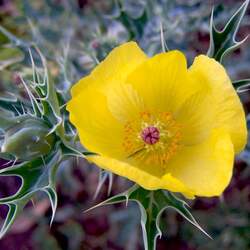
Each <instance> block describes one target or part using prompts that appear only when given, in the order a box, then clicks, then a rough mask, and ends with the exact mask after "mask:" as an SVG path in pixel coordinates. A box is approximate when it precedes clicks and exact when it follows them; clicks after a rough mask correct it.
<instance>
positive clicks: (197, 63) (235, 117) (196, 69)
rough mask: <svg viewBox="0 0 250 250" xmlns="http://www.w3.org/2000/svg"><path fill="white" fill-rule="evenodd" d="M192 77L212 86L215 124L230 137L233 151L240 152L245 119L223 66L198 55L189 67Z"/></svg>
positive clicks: (243, 136)
mask: <svg viewBox="0 0 250 250" xmlns="http://www.w3.org/2000/svg"><path fill="white" fill-rule="evenodd" d="M189 73H190V76H191V77H192V78H194V79H195V78H196V79H199V81H200V84H209V85H210V86H211V87H212V92H213V102H214V104H215V105H216V107H215V111H216V120H215V121H216V125H215V127H224V128H225V129H226V130H227V131H228V132H229V133H230V136H231V138H232V142H233V144H234V149H235V152H236V153H238V152H240V151H241V150H242V149H243V148H244V147H245V145H246V141H247V128H246V119H245V114H244V110H243V107H242V104H241V102H240V99H239V97H238V95H237V93H236V91H235V90H234V88H233V86H232V83H231V81H230V79H229V77H228V75H227V73H226V71H225V69H224V67H223V66H222V65H221V64H219V63H218V62H216V61H215V60H214V59H211V58H209V57H207V56H203V55H201V56H198V57H196V58H195V60H194V63H193V65H192V66H191V68H190V69H189Z"/></svg>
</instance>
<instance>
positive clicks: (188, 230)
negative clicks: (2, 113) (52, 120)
mask: <svg viewBox="0 0 250 250" xmlns="http://www.w3.org/2000/svg"><path fill="white" fill-rule="evenodd" d="M241 3H243V1H242V0H239V1H238V0H217V1H216V0H214V1H212V0H211V1H210V0H207V1H202V0H189V1H185V0H175V1H174V0H138V1H133V0H121V1H111V0H78V1H77V0H41V1H32V0H20V1H18V0H12V1H9V0H0V25H1V26H3V27H4V28H5V29H7V30H8V31H9V32H11V34H13V35H14V36H16V37H17V38H18V39H22V41H25V42H34V43H36V44H37V46H38V47H39V48H40V49H41V51H42V53H43V54H44V55H45V57H46V59H47V61H48V63H49V70H50V72H51V75H52V77H53V78H54V80H55V83H56V86H57V88H58V91H61V92H62V93H64V95H65V96H68V91H69V88H70V86H71V85H72V84H73V83H74V82H76V81H77V80H78V79H79V78H81V77H82V76H84V75H86V74H88V73H89V72H90V70H91V69H92V68H93V67H94V66H95V65H96V64H97V63H98V61H101V60H102V59H103V58H104V57H105V56H106V55H107V53H108V52H109V51H110V50H111V49H112V48H113V47H115V46H116V45H118V44H120V43H123V42H126V41H128V40H136V41H137V42H138V43H139V44H140V46H141V47H142V48H143V49H144V50H145V51H146V52H147V53H148V54H149V55H153V54H155V53H157V52H160V51H161V41H160V23H162V26H163V30H164V36H165V39H166V42H167V45H168V47H169V49H179V50H182V51H183V52H184V53H185V54H186V55H187V57H188V61H189V63H191V62H192V60H193V58H194V57H195V56H196V55H197V54H200V53H204V54H205V53H206V51H207V49H208V46H209V19H210V14H211V10H212V7H213V6H215V9H214V11H215V12H214V14H215V23H216V24H217V25H218V27H223V25H224V24H225V22H226V21H227V20H228V19H229V18H230V16H231V15H232V14H233V12H234V11H235V10H236V9H237V8H238V7H239V5H240V4H241ZM248 34H250V7H249V8H248V11H247V14H246V16H245V17H244V19H243V22H242V25H241V28H240V31H239V33H238V35H237V39H242V38H244V37H246V36H247V35H248ZM249 45H250V39H248V40H247V41H246V42H245V43H244V44H243V45H242V46H241V48H240V49H237V50H236V51H235V52H234V53H232V54H231V55H230V56H228V57H227V58H225V60H224V65H225V66H226V68H227V70H228V73H229V75H230V76H231V78H232V79H234V80H236V79H242V78H250V47H249ZM20 61H22V63H20ZM10 64H11V70H10V69H9V65H8V62H7V65H6V64H0V70H1V71H0V93H1V91H4V90H8V91H11V92H12V93H16V94H18V93H19V92H20V89H21V86H20V80H19V79H18V77H17V73H18V72H20V71H25V70H27V68H28V67H29V62H28V61H27V60H26V59H25V58H24V59H23V58H22V60H20V56H19V55H17V56H16V57H15V61H12V62H10ZM13 64H14V66H13ZM222 94H223V93H222ZM240 98H241V99H242V102H243V103H244V106H245V110H246V114H248V113H249V111H250V96H249V92H247V91H246V92H244V93H240ZM249 147H250V145H249ZM5 163H6V162H5V161H4V160H1V159H0V166H1V165H2V167H3V164H5ZM249 164H250V153H249V151H248V147H247V149H246V150H245V151H244V152H243V153H241V155H239V156H238V157H237V158H236V162H235V168H234V176H233V179H232V181H231V184H230V186H229V187H228V188H227V189H226V191H225V193H224V195H223V196H222V197H220V198H212V199H196V200H194V201H188V203H189V205H190V206H191V209H192V213H193V215H194V216H195V217H196V218H197V220H198V222H199V223H200V224H201V225H202V226H203V227H204V229H205V230H206V231H207V232H208V233H209V234H210V235H211V236H212V237H213V238H214V239H213V240H209V239H208V238H206V236H204V235H203V234H202V233H201V232H199V231H198V230H196V229H195V228H194V227H193V226H192V225H191V224H189V223H188V222H186V221H184V220H183V219H182V218H181V217H180V216H179V215H177V214H176V213H175V212H174V211H170V210H168V211H166V212H165V213H163V219H162V222H161V228H162V231H163V236H162V238H161V239H159V240H158V243H157V250H163V249H168V250H214V249H220V250H248V249H250V235H249V232H250V223H249V218H250V216H249V215H250V202H249V201H250V185H249V183H250V167H249ZM101 174H102V180H103V185H102V186H100V191H99V193H98V195H97V197H96V198H94V196H95V194H96V190H97V189H98V183H100V182H98V179H99V176H100V171H99V169H98V168H97V167H95V166H90V165H89V164H88V163H87V162H85V161H76V160H73V159H72V160H69V161H67V162H64V164H63V165H62V166H61V167H60V169H59V171H58V175H57V183H58V185H57V190H58V195H59V206H58V210H57V213H56V217H55V220H54V223H53V225H52V227H51V228H50V227H49V221H50V216H51V208H50V203H49V200H48V199H47V197H46V196H44V194H42V193H41V194H38V195H37V196H36V197H35V198H34V199H33V202H32V203H30V204H28V206H27V207H26V208H25V210H24V212H23V213H22V215H21V216H19V217H18V218H17V220H16V221H15V223H14V225H13V226H12V228H11V230H10V232H9V233H8V234H7V235H6V236H5V237H4V238H3V239H2V240H1V241H0V249H1V250H2V249H3V250H12V249H13V250H36V249H37V250H47V249H51V250H62V249H68V250H140V249H143V246H142V234H141V229H140V213H139V209H138V207H137V205H136V204H133V203H131V204H129V205H128V207H126V206H125V205H124V204H118V205H114V206H107V207H102V208H98V209H95V210H93V211H91V212H88V213H84V212H83V211H84V210H86V209H87V208H89V207H91V206H93V205H95V204H97V203H99V202H101V201H103V200H104V199H106V198H107V197H108V189H109V184H110V181H111V180H112V178H111V175H110V174H108V173H101ZM131 185H132V183H130V182H129V181H127V180H126V179H124V178H120V177H117V176H113V185H112V190H111V195H113V194H117V193H119V192H121V191H124V190H126V189H127V188H128V187H130V186H131ZM19 186H20V180H19V179H18V178H14V177H8V178H7V177H0V195H1V197H4V196H7V195H10V194H13V193H15V192H16V191H17V190H18V187H19ZM6 213H7V207H1V209H0V215H1V218H4V217H5V216H6Z"/></svg>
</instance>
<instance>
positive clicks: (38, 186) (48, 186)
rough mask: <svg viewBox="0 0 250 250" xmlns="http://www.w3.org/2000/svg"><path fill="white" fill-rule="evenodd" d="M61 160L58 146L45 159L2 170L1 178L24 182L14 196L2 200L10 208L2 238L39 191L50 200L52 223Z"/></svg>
mask: <svg viewBox="0 0 250 250" xmlns="http://www.w3.org/2000/svg"><path fill="white" fill-rule="evenodd" d="M61 159H62V154H61V151H60V150H59V149H58V146H57V147H56V150H55V151H53V152H52V153H51V154H50V155H48V156H47V157H45V158H44V159H43V158H38V159H35V160H33V161H30V162H23V163H20V164H18V165H15V166H11V167H7V168H4V169H1V170H0V176H18V177H20V178H21V180H22V184H21V187H20V188H19V190H18V191H17V192H16V193H15V194H14V195H11V196H7V197H4V198H1V199H0V204H2V205H7V206H8V207H9V211H8V214H7V216H6V218H5V222H4V224H3V226H2V228H1V231H0V238H2V237H3V236H4V235H5V233H6V232H7V231H8V230H9V228H10V226H11V225H12V224H13V222H14V220H15V218H16V217H17V216H18V215H19V214H20V213H21V212H22V210H23V208H24V207H25V205H26V204H27V203H28V202H29V201H30V199H31V198H32V196H33V195H35V193H36V192H38V191H44V192H46V193H47V195H48V197H49V199H50V203H51V206H52V217H51V223H52V221H53V218H54V215H55V211H56V206H57V194H56V191H55V177H56V170H57V168H58V166H59V163H60V161H61Z"/></svg>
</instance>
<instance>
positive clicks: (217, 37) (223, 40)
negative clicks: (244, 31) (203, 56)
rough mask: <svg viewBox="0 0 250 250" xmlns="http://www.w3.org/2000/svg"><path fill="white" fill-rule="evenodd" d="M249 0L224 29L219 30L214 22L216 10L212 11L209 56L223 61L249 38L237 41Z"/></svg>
mask: <svg viewBox="0 0 250 250" xmlns="http://www.w3.org/2000/svg"><path fill="white" fill-rule="evenodd" d="M248 4H249V0H246V1H245V2H244V3H243V4H242V5H241V6H240V8H239V9H238V10H237V11H236V12H235V13H234V15H233V16H232V17H231V18H230V20H229V21H228V22H227V24H226V25H225V27H224V28H223V29H222V30H218V29H217V28H216V27H215V24H214V11H212V15H211V20H210V46H209V50H208V52H207V55H208V56H209V57H213V58H214V59H216V60H217V61H219V62H222V60H223V58H224V56H225V55H226V54H228V53H229V52H232V51H233V50H235V49H237V48H238V47H239V46H240V45H241V44H242V43H244V42H245V41H246V39H247V37H246V38H245V39H243V40H242V41H239V42H238V41H236V35H237V32H238V30H239V27H240V24H241V21H242V19H243V17H244V15H245V13H246V10H247V6H248Z"/></svg>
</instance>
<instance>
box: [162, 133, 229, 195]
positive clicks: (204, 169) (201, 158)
mask: <svg viewBox="0 0 250 250" xmlns="http://www.w3.org/2000/svg"><path fill="white" fill-rule="evenodd" d="M233 162H234V149H233V144H232V142H231V138H230V135H229V134H228V132H227V131H225V130H223V129H215V130H214V131H213V133H212V134H211V136H210V137H209V139H207V140H206V141H205V142H203V143H201V144H198V145H195V146H190V147H184V148H183V149H182V150H181V151H180V152H179V153H178V155H176V157H175V158H173V159H172V160H171V161H170V162H169V163H167V165H166V169H167V171H169V172H170V173H171V174H172V176H174V177H175V178H176V179H178V180H179V181H181V182H182V183H184V184H185V185H186V186H187V187H189V188H190V189H192V190H194V193H195V195H197V196H218V195H220V194H221V193H222V192H223V191H224V189H225V188H226V187H227V185H228V183H229V181H230V179H231V176H232V169H233Z"/></svg>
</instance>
